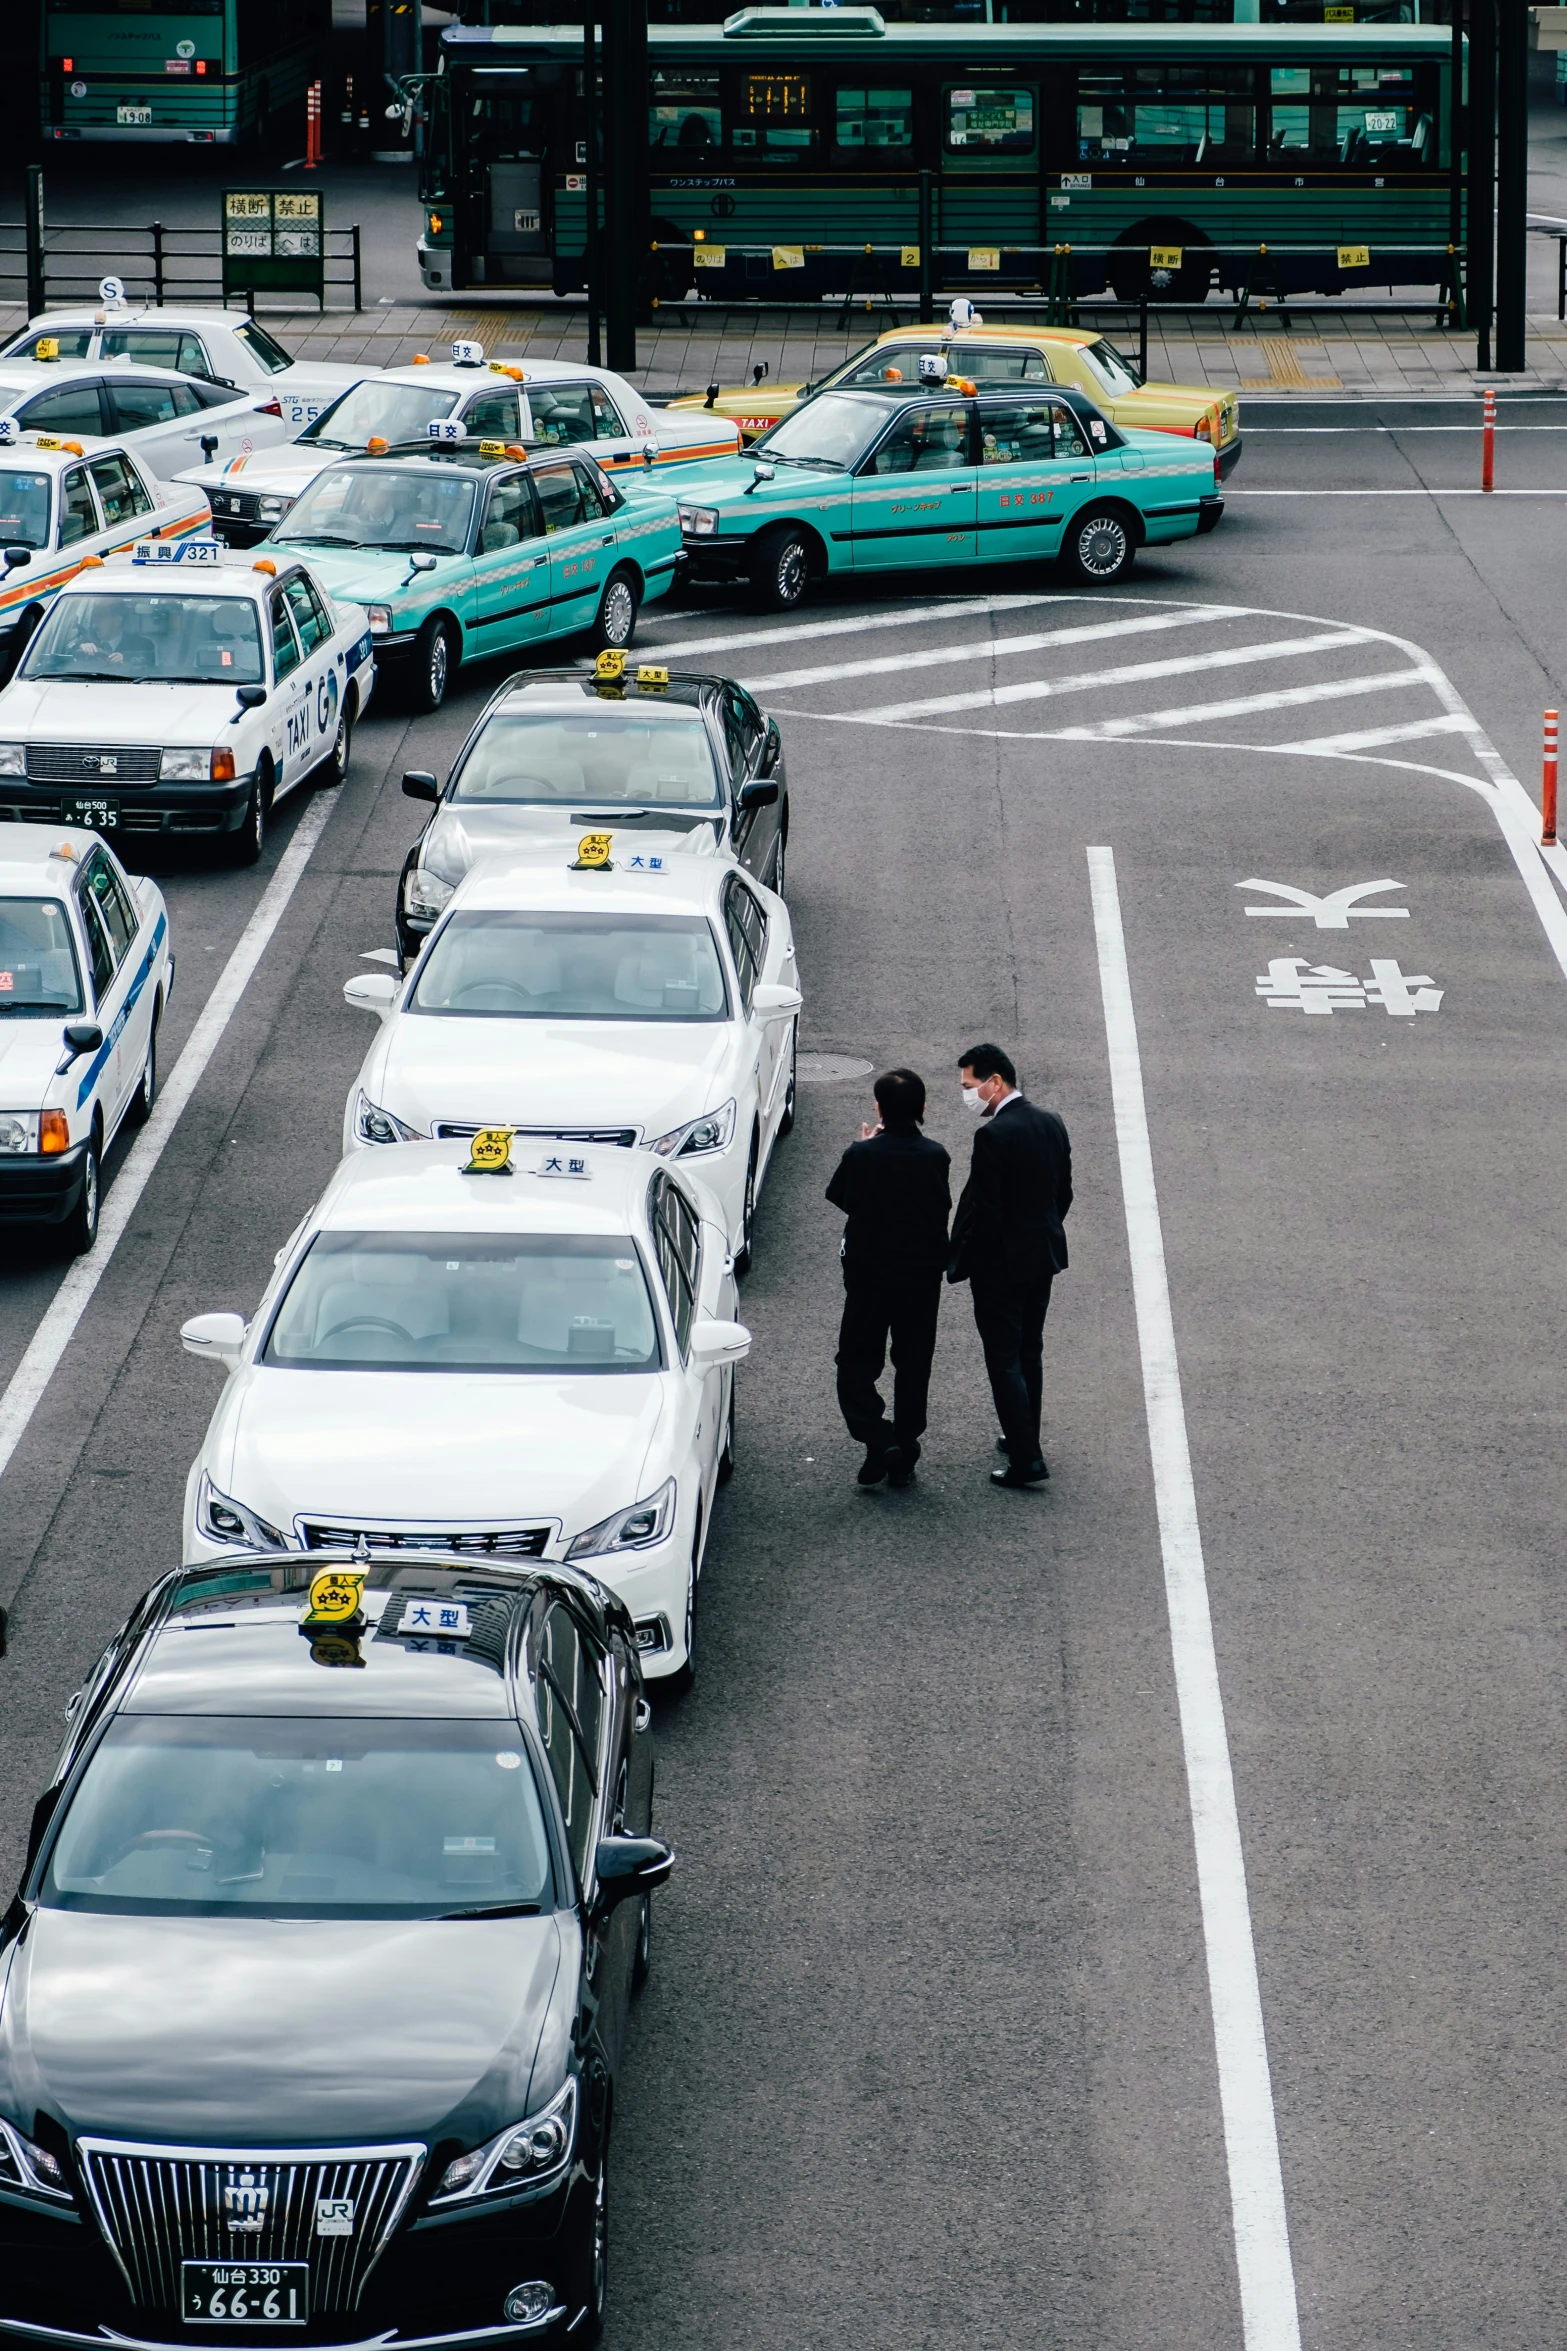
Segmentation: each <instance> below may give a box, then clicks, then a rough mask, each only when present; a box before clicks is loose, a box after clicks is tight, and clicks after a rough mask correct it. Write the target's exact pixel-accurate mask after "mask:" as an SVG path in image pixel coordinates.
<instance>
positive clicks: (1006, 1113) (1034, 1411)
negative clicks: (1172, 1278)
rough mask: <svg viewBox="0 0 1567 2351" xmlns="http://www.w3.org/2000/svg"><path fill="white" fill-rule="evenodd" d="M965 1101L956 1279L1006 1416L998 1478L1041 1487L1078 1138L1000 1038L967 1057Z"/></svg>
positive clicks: (951, 1277)
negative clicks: (1048, 1330) (1052, 1317)
mask: <svg viewBox="0 0 1567 2351" xmlns="http://www.w3.org/2000/svg"><path fill="white" fill-rule="evenodd" d="M960 1075H961V1077H962V1081H963V1100H964V1105H965V1107H966V1108H967V1109H969V1110H973V1111H977V1112H978V1113H979V1115H980V1117H981V1119H982V1122H983V1123H982V1124H981V1126H980V1130H979V1132H978V1134H977V1135H976V1136H975V1137H974V1158H973V1164H972V1166H971V1167H970V1170H969V1179H968V1182H967V1183H966V1184H965V1185H964V1187H963V1197H962V1199H961V1200H960V1201H959V1202H958V1212H957V1215H956V1216H955V1217H954V1218H953V1220H952V1252H951V1256H950V1258H949V1259H948V1263H947V1279H948V1281H949V1282H967V1283H968V1285H969V1288H970V1290H971V1291H972V1293H973V1298H974V1321H975V1324H976V1326H977V1327H978V1330H979V1337H980V1344H981V1346H982V1347H983V1348H984V1350H985V1369H986V1371H987V1372H988V1373H989V1375H990V1392H991V1394H992V1395H993V1396H994V1398H995V1400H996V1416H997V1418H998V1419H999V1420H1000V1422H1001V1441H1002V1449H1003V1451H1004V1452H1005V1454H1006V1456H1007V1466H1006V1468H1005V1469H993V1470H992V1471H991V1473H990V1476H991V1483H992V1484H993V1485H997V1486H1037V1485H1038V1484H1039V1483H1040V1481H1041V1480H1042V1479H1044V1478H1047V1477H1048V1476H1049V1475H1050V1472H1049V1470H1048V1469H1047V1468H1046V1467H1045V1457H1044V1455H1043V1453H1042V1452H1041V1451H1040V1449H1039V1414H1040V1400H1041V1396H1042V1393H1043V1387H1044V1368H1043V1366H1044V1343H1045V1315H1046V1313H1047V1312H1048V1311H1049V1306H1050V1285H1051V1283H1052V1282H1053V1281H1054V1279H1055V1277H1056V1275H1057V1274H1058V1273H1064V1272H1065V1271H1066V1233H1065V1231H1064V1229H1063V1225H1064V1219H1065V1217H1066V1212H1067V1210H1068V1209H1069V1208H1070V1207H1071V1205H1072V1146H1071V1144H1070V1143H1069V1142H1068V1141H1067V1133H1066V1128H1065V1127H1064V1126H1063V1125H1062V1123H1061V1121H1060V1119H1059V1118H1057V1116H1056V1114H1055V1112H1054V1111H1053V1110H1039V1109H1036V1108H1035V1106H1034V1104H1033V1103H1032V1102H1025V1101H1024V1099H1023V1096H1022V1095H1021V1094H1020V1093H1019V1092H1018V1084H1017V1071H1016V1070H1015V1069H1014V1068H1013V1066H1012V1063H1011V1061H1010V1060H1009V1059H1008V1057H1007V1055H1006V1054H1005V1053H1003V1052H1002V1050H1001V1047H1000V1046H999V1045H974V1046H971V1047H970V1049H969V1050H968V1052H966V1053H965V1054H964V1055H963V1057H962V1061H961V1064H960Z"/></svg>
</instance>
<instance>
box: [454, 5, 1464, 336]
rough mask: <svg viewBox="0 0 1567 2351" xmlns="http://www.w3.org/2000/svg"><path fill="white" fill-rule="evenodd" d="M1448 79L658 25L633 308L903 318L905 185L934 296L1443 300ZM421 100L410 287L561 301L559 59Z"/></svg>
mask: <svg viewBox="0 0 1567 2351" xmlns="http://www.w3.org/2000/svg"><path fill="white" fill-rule="evenodd" d="M1453 58H1454V36H1453V33H1452V31H1451V29H1450V28H1449V27H1447V26H1445V25H1440V24H1430V23H1426V24H1404V23H1388V22H1380V23H1372V24H1361V23H1355V24H1338V23H1303V22H1298V21H1294V22H1284V23H1275V24H1255V23H1240V24H1215V23H1196V22H1185V23H1165V24H1152V23H1147V22H1143V23H1129V22H1128V23H1112V24H1106V23H1099V24H1081V23H1074V24H1060V23H1057V24H1006V23H989V24H977V23H975V24H966V25H959V24H951V23H947V24H931V23H921V24H910V23H889V22H885V21H884V20H883V18H882V17H881V15H880V14H879V13H878V11H877V10H876V9H875V8H874V7H867V6H860V5H846V6H842V7H798V8H777V7H747V8H742V9H741V10H740V11H739V12H738V13H737V14H735V15H733V16H731V17H729V18H728V19H727V20H726V21H725V22H724V23H723V24H653V25H651V26H650V27H649V30H648V60H649V64H648V73H649V87H648V109H647V121H648V155H647V159H646V160H647V181H646V185H647V190H648V205H647V212H646V214H645V215H644V216H643V217H644V218H645V219H646V222H647V236H648V242H649V246H650V248H651V247H655V246H656V247H657V248H658V249H657V250H650V251H649V253H648V256H647V262H646V268H647V277H646V280H645V285H646V290H647V292H649V293H650V294H652V295H654V296H657V297H660V298H662V299H664V300H671V299H681V298H683V297H685V296H686V295H687V294H688V293H689V292H690V291H691V289H692V288H693V287H695V288H697V289H698V290H699V291H700V292H701V293H703V294H705V295H711V296H720V297H722V298H724V299H729V300H733V299H736V298H742V299H743V298H747V297H749V298H752V299H755V298H757V297H762V298H770V299H774V300H777V299H783V298H787V299H791V300H792V299H798V298H801V297H805V298H810V297H819V296H822V295H825V294H829V293H832V294H843V293H860V292H865V293H872V292H886V293H898V294H901V295H903V296H905V297H907V296H908V295H909V294H911V293H913V292H915V291H916V290H917V288H918V282H919V275H920V272H919V253H918V246H919V238H920V221H921V212H922V194H921V186H922V180H923V182H924V185H925V190H926V194H925V199H924V201H925V204H926V205H927V206H928V216H929V220H930V242H931V245H932V248H933V250H934V254H935V266H934V268H933V271H932V276H933V280H934V284H935V286H936V288H937V289H938V290H941V291H946V292H951V291H955V290H961V291H964V292H968V293H971V294H975V293H979V292H982V291H983V290H986V289H994V288H997V287H1006V288H1007V289H1009V290H1013V291H1016V290H1021V289H1025V288H1030V287H1034V286H1042V287H1044V288H1046V289H1047V290H1051V289H1052V288H1054V289H1056V290H1060V291H1063V292H1066V293H1070V294H1071V295H1074V296H1076V295H1084V294H1093V293H1098V292H1102V291H1103V290H1104V289H1105V288H1106V287H1109V288H1110V289H1111V290H1112V291H1113V292H1114V293H1115V295H1116V296H1117V297H1118V298H1120V299H1122V300H1137V299H1139V298H1141V297H1144V296H1150V295H1151V296H1152V297H1153V298H1155V299H1157V298H1159V297H1160V296H1161V295H1162V296H1163V298H1164V299H1166V300H1172V301H1173V300H1188V301H1200V300H1201V299H1202V298H1203V297H1204V296H1205V295H1206V293H1207V292H1208V289H1209V287H1210V285H1211V284H1212V283H1213V282H1214V280H1215V279H1217V281H1218V283H1219V284H1221V285H1224V286H1238V285H1243V284H1249V285H1250V286H1251V288H1252V290H1253V291H1254V292H1273V291H1277V292H1294V293H1304V292H1323V293H1341V292H1343V291H1344V290H1345V289H1346V288H1351V287H1363V286H1364V287H1369V286H1394V285H1396V286H1399V287H1425V286H1428V285H1429V286H1433V287H1438V288H1440V287H1442V286H1444V285H1445V284H1446V283H1447V282H1448V280H1449V276H1450V272H1451V269H1452V263H1451V261H1450V258H1449V247H1450V240H1455V232H1456V231H1458V228H1459V216H1458V213H1457V209H1456V208H1457V204H1458V183H1457V178H1456V174H1455V171H1454V153H1453V130H1454V90H1453ZM419 100H420V103H421V104H422V106H423V108H424V111H425V113H426V117H427V123H428V134H427V139H426V145H425V158H424V166H423V173H424V184H423V190H422V193H423V197H424V203H425V226H424V234H423V236H422V238H421V239H420V247H419V258H420V265H421V269H422V272H423V277H424V282H425V284H426V285H427V286H431V287H439V288H441V289H443V290H447V289H452V288H468V287H476V286H508V285H509V286H524V285H541V286H544V285H548V286H553V288H554V289H555V291H556V292H557V293H566V292H570V291H573V290H578V289H581V288H582V287H583V286H584V285H585V283H586V256H585V245H586V232H587V175H586V171H585V168H584V166H585V160H586V155H587V145H586V141H587V113H586V109H585V106H584V94H583V42H582V34H581V31H580V29H579V28H578V27H577V26H575V25H513V24H502V25H483V26H480V25H452V26H448V27H447V28H446V30H445V31H444V32H443V33H442V35H441V41H440V61H439V67H438V70H437V72H436V73H435V74H434V75H433V76H430V77H426V78H422V79H421V82H420V84H419ZM1455 241H1456V240H1455ZM867 245H869V246H871V247H872V248H874V250H873V251H872V252H870V253H866V252H865V250H864V248H865V247H866V246H867ZM1261 246H1266V247H1267V248H1268V251H1267V253H1266V254H1265V255H1264V254H1259V253H1258V251H1257V248H1258V247H1261ZM671 247H674V248H676V250H674V251H671V250H669V248H671ZM1068 247H1069V248H1070V252H1069V253H1068V252H1066V250H1065V249H1066V248H1068ZM704 248H705V250H703V249H704ZM834 248H836V250H834ZM847 248H857V250H846V249H847ZM1234 248H1244V249H1245V250H1244V251H1242V252H1239V253H1237V252H1235V251H1232V250H1231V249H1234ZM1290 248H1295V250H1293V251H1291V250H1290ZM1302 249H1304V250H1302Z"/></svg>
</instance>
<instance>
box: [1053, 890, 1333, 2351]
mask: <svg viewBox="0 0 1567 2351" xmlns="http://www.w3.org/2000/svg"><path fill="white" fill-rule="evenodd" d="M1088 873H1089V884H1090V888H1091V890H1092V894H1093V907H1094V934H1095V938H1096V940H1097V942H1098V948H1099V988H1100V994H1101V996H1102V997H1103V1000H1104V1016H1105V1042H1106V1046H1107V1049H1108V1053H1109V1060H1110V1088H1111V1096H1112V1100H1113V1103H1114V1107H1115V1134H1116V1148H1117V1151H1118V1153H1119V1156H1120V1162H1121V1191H1122V1195H1123V1198H1124V1201H1125V1207H1126V1238H1127V1246H1128V1249H1129V1251H1130V1254H1131V1261H1132V1298H1133V1304H1134V1306H1135V1309H1136V1315H1137V1343H1138V1348H1139V1351H1140V1353H1141V1356H1142V1369H1143V1402H1144V1409H1145V1411H1146V1413H1147V1418H1148V1450H1149V1453H1150V1455H1151V1457H1152V1462H1153V1482H1154V1501H1155V1506H1156V1508H1157V1511H1158V1518H1159V1544H1160V1549H1161V1551H1162V1553H1163V1557H1164V1589H1165V1601H1166V1605H1167V1606H1168V1609H1169V1614H1170V1653H1171V1657H1172V1660H1173V1662H1174V1667H1175V1692H1176V1703H1177V1706H1178V1708H1179V1711H1180V1720H1181V1745H1182V1748H1183V1750H1184V1753H1185V1759H1186V1786H1187V1794H1188V1798H1189V1801H1190V1804H1191V1814H1192V1840H1193V1843H1194V1845H1195V1847H1196V1854H1197V1888H1198V1895H1199V1899H1200V1901H1201V1905H1202V1930H1203V1942H1204V1945H1205V1947H1206V1951H1207V1961H1208V1998H1209V2002H1210V2004H1211V2007H1212V2011H1213V2040H1214V2050H1215V2054H1216V2056H1217V2059H1218V2071H1219V2104H1220V2110H1221V2112H1222V2115H1223V2119H1224V2152H1225V2159H1226V2162H1227V2165H1228V2168H1229V2180H1230V2213H1231V2220H1232V2225H1233V2228H1234V2232H1235V2266H1236V2270H1237V2273H1238V2276H1239V2281H1240V2296H1241V2324H1242V2328H1243V2330H1244V2335H1245V2343H1246V2351H1300V2321H1299V2317H1298V2315H1297V2311H1296V2303H1295V2272H1294V2266H1293V2264H1292V2262H1291V2259H1290V2244H1289V2223H1288V2220H1287V2217H1286V2214H1285V2209H1284V2179H1283V2173H1282V2171H1281V2168H1280V2164H1279V2138H1278V2125H1277V2123H1276V2121H1275V2118H1274V2111H1273V2084H1272V2080H1271V2077H1270V2075H1269V2070H1268V2044H1267V2036H1266V2033H1265V2030H1264V2027H1263V2020H1262V1994H1261V1990H1260V1988H1259V1985H1258V1981H1257V1955H1256V1950H1255V1947H1254V1944H1253V1941H1252V1928H1251V1904H1250V1900H1249V1898H1248V1896H1247V1891H1246V1860H1245V1854H1244V1852H1243V1850H1242V1847H1241V1831H1240V1820H1239V1816H1238V1814H1237V1812H1236V1807H1235V1780H1234V1774H1233V1773H1232V1771H1231V1768H1230V1747H1229V1736H1228V1732H1227V1730H1226V1728H1225V1721H1224V1696H1223V1692H1222V1691H1221V1689H1220V1687H1219V1665H1218V1659H1217V1657H1216V1656H1215V1654H1214V1646H1213V1621H1212V1617H1211V1615H1210V1613H1209V1607H1208V1582H1207V1575H1206V1572H1205V1570H1204V1566H1203V1555H1202V1532H1201V1528H1200V1526H1199V1524H1198V1518H1197V1494H1196V1488H1195V1486H1194V1485H1193V1482H1192V1463H1191V1448H1190V1446H1189V1444H1188V1442H1187V1434H1186V1411H1185V1406H1184V1404H1183V1402H1182V1398H1181V1371H1180V1362H1179V1359H1178V1357H1177V1355H1176V1351H1175V1320H1174V1316H1173V1314H1172V1311H1171V1306H1170V1284H1169V1277H1168V1274H1167V1272H1166V1268H1165V1258H1164V1233H1163V1229H1162V1227H1161V1224H1160V1220H1159V1197H1158V1193H1157V1191H1156V1189H1155V1185H1154V1170H1153V1149H1152V1145H1151V1143H1150V1140H1149V1134H1148V1110H1147V1104H1146V1101H1145V1099H1144V1095H1143V1072H1142V1060H1141V1056H1140V1054H1139V1051H1138V1044H1137V1018H1136V1013H1135V1011H1134V1008H1133V1004H1132V983H1131V976H1130V974H1129V972H1128V970H1127V963H1126V939H1125V935H1124V933H1123V930H1122V927H1121V902H1120V896H1119V893H1118V891H1117V889H1116V879H1115V854H1114V851H1113V850H1110V849H1090V850H1089V852H1088Z"/></svg>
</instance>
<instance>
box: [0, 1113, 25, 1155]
mask: <svg viewBox="0 0 1567 2351" xmlns="http://www.w3.org/2000/svg"><path fill="white" fill-rule="evenodd" d="M32 1148H33V1122H32V1120H31V1119H30V1118H29V1117H28V1115H27V1113H26V1112H25V1111H10V1110H7V1111H0V1151H30V1150H31V1149H32Z"/></svg>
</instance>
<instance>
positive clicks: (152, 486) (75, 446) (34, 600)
mask: <svg viewBox="0 0 1567 2351" xmlns="http://www.w3.org/2000/svg"><path fill="white" fill-rule="evenodd" d="M211 521H212V517H211V515H210V514H209V513H208V511H207V501H206V499H205V498H204V497H203V495H202V493H201V492H200V491H199V490H182V489H177V488H171V487H170V486H169V485H167V484H166V483H163V482H160V481H159V480H158V479H157V478H156V476H155V475H154V474H153V473H152V472H151V470H150V469H149V468H147V467H145V466H144V464H143V462H142V460H141V459H140V458H137V457H133V456H132V455H131V453H130V451H129V450H128V449H127V448H126V447H125V445H124V444H123V442H119V441H102V440H95V441H86V440H76V439H74V438H73V439H68V440H62V439H61V437H60V436H59V434H58V433H27V432H23V431H22V430H21V429H20V428H19V427H18V426H17V425H16V424H15V423H14V422H13V421H12V420H11V419H10V418H0V580H3V584H0V679H4V678H6V677H8V676H9V675H10V673H11V670H12V669H13V668H14V666H15V663H16V659H17V656H18V655H19V654H20V652H21V650H22V648H23V646H24V645H25V644H26V643H27V641H28V639H29V638H30V637H31V635H32V633H33V631H34V629H36V628H37V626H38V623H39V622H40V621H41V620H42V619H43V616H44V614H45V613H46V612H47V611H48V609H49V607H50V605H51V604H52V603H53V602H54V599H55V597H56V596H58V594H59V593H60V590H61V589H62V588H63V587H64V586H65V584H66V582H67V581H68V580H73V579H74V578H75V577H76V574H77V573H78V572H79V571H80V569H81V567H82V565H83V564H84V563H88V562H90V561H92V560H93V559H94V558H95V557H96V558H97V559H99V560H100V561H101V560H102V559H103V558H104V557H105V556H109V555H115V554H118V553H119V551H120V550H121V548H124V547H130V546H132V545H134V543H135V542H136V540H138V539H148V538H159V539H171V540H174V541H176V542H178V541H179V540H182V539H189V538H193V537H196V536H198V535H200V536H205V534H206V533H207V531H208V529H209V528H210V525H211Z"/></svg>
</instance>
